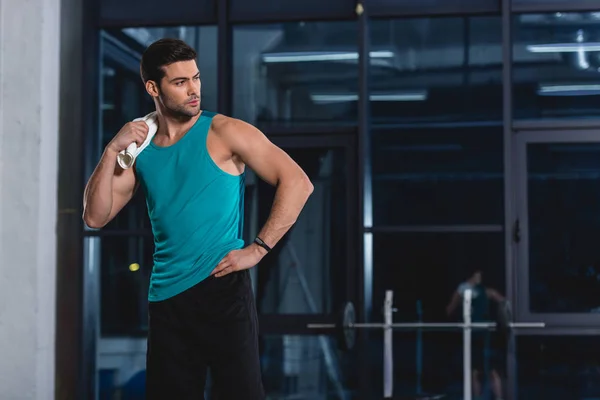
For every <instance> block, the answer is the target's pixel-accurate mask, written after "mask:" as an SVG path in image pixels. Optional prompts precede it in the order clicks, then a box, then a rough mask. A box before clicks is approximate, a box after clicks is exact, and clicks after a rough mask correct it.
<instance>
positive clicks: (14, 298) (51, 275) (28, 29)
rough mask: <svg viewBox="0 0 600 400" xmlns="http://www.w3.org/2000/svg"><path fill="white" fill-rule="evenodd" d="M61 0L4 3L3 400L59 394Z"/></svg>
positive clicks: (0, 41) (0, 98)
mask: <svg viewBox="0 0 600 400" xmlns="http://www.w3.org/2000/svg"><path fill="white" fill-rule="evenodd" d="M59 12H60V1H59V0H27V1H22V0H0V398H2V399H11V400H19V399H52V398H54V338H55V334H54V330H55V275H56V260H55V259H56V251H55V247H56V230H55V224H56V216H57V207H56V197H57V156H58V154H57V153H58V88H59V87H58V84H59V43H60V32H59Z"/></svg>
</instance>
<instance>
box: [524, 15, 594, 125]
mask: <svg viewBox="0 0 600 400" xmlns="http://www.w3.org/2000/svg"><path fill="white" fill-rule="evenodd" d="M513 25H514V33H513V37H514V39H513V40H514V44H513V63H514V73H513V85H514V89H513V90H514V94H513V102H514V115H515V118H521V119H544V118H595V117H597V116H598V115H599V112H600V103H599V102H598V96H600V86H599V85H598V78H597V75H598V71H599V68H600V58H599V57H598V54H599V53H598V46H599V44H598V40H597V34H598V29H599V28H600V13H597V12H595V13H594V12H589V13H588V12H586V13H568V12H567V13H561V12H553V13H548V14H523V15H517V16H515V17H514V23H513Z"/></svg>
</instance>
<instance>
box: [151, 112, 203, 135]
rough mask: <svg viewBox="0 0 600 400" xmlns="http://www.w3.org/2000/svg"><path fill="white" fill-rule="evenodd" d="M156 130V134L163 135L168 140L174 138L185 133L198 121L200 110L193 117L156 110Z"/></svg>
mask: <svg viewBox="0 0 600 400" xmlns="http://www.w3.org/2000/svg"><path fill="white" fill-rule="evenodd" d="M157 114H158V131H157V132H156V134H157V135H160V136H164V137H166V138H167V139H168V140H175V139H178V138H180V137H181V136H183V135H185V134H186V132H187V131H189V130H190V129H191V128H192V126H194V124H195V123H196V121H198V118H200V115H201V114H202V112H201V113H200V114H198V115H196V116H194V117H176V116H172V115H169V114H167V113H164V112H161V111H157Z"/></svg>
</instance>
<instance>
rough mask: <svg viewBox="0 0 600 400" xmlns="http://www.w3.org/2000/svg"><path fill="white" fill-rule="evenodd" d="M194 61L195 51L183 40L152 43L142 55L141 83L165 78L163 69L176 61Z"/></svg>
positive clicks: (165, 39)
mask: <svg viewBox="0 0 600 400" xmlns="http://www.w3.org/2000/svg"><path fill="white" fill-rule="evenodd" d="M195 59H196V51H194V49H192V48H191V47H190V46H188V45H187V44H186V43H185V42H184V41H183V40H179V39H170V38H164V39H159V40H157V41H156V42H154V43H152V44H151V45H150V46H148V48H147V49H146V50H145V51H144V54H142V61H141V63H140V75H141V76H142V81H144V83H146V82H147V81H155V82H156V83H158V84H160V81H161V80H162V78H163V77H164V76H165V71H164V70H163V67H165V66H167V65H169V64H173V63H176V62H178V61H190V60H195Z"/></svg>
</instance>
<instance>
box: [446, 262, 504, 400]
mask: <svg viewBox="0 0 600 400" xmlns="http://www.w3.org/2000/svg"><path fill="white" fill-rule="evenodd" d="M466 289H471V290H472V293H473V295H472V296H473V297H472V300H471V308H472V310H471V321H472V322H490V319H491V318H490V306H489V302H490V300H493V301H496V302H498V303H500V302H503V301H504V297H503V296H502V295H501V294H500V293H499V292H498V291H497V290H495V289H492V288H489V287H485V286H484V285H483V276H482V272H481V270H479V269H477V268H476V269H474V270H472V271H470V272H469V274H468V278H467V280H466V281H465V282H463V283H461V284H460V285H459V286H458V288H457V289H456V291H455V292H454V294H453V295H452V299H451V300H450V304H448V306H447V307H446V313H447V315H448V316H450V315H452V313H453V312H454V310H455V309H456V307H457V306H459V305H460V304H462V295H463V293H464V292H465V290H466ZM471 340H472V342H471V343H472V346H471V354H472V361H471V366H472V367H473V375H472V376H473V379H472V381H473V394H474V396H476V398H479V396H481V383H480V380H481V378H482V372H483V371H484V367H485V361H486V360H490V361H493V360H494V359H495V357H487V356H486V353H488V351H487V350H490V334H489V331H481V330H475V331H473V332H472V333H471ZM489 353H492V351H491V350H490V351H489ZM498 369H499V368H498V365H496V363H494V362H491V365H490V378H491V381H492V391H493V392H494V397H495V399H496V400H502V379H501V378H500V374H499V373H498Z"/></svg>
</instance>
